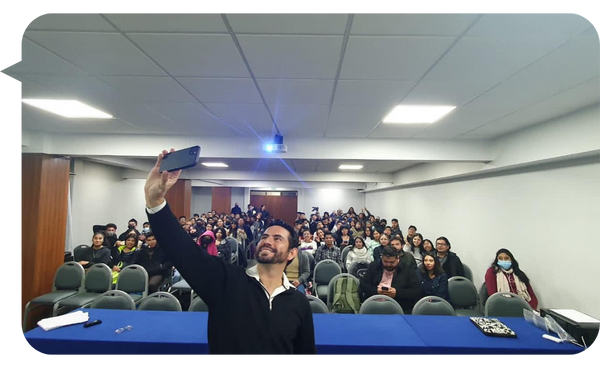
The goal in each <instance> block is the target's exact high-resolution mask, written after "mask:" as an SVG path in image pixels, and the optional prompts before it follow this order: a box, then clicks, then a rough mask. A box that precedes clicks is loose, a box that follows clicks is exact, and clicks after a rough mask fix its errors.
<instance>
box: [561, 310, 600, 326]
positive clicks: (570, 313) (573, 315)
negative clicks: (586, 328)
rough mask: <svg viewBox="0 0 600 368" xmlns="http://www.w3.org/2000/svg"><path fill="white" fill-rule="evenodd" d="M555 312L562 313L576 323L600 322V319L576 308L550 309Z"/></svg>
mask: <svg viewBox="0 0 600 368" xmlns="http://www.w3.org/2000/svg"><path fill="white" fill-rule="evenodd" d="M550 310H551V311H553V312H554V313H557V314H560V315H561V316H564V317H567V318H568V319H570V320H572V321H573V322H576V323H600V321H599V320H597V319H595V318H594V317H590V316H588V315H587V314H583V313H581V312H578V311H576V310H574V309H550Z"/></svg>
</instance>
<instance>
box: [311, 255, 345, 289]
mask: <svg viewBox="0 0 600 368" xmlns="http://www.w3.org/2000/svg"><path fill="white" fill-rule="evenodd" d="M340 273H342V269H341V268H340V265H338V264H337V262H335V261H332V260H331V259H324V260H322V261H320V262H319V263H317V264H316V266H315V271H314V276H313V280H314V282H315V284H319V285H327V284H329V281H331V279H332V278H333V277H334V276H335V275H338V274H340Z"/></svg>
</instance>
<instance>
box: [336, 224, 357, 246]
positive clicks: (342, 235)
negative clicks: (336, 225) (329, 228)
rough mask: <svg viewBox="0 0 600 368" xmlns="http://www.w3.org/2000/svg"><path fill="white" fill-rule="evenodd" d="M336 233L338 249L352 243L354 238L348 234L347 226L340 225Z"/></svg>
mask: <svg viewBox="0 0 600 368" xmlns="http://www.w3.org/2000/svg"><path fill="white" fill-rule="evenodd" d="M336 235H337V236H336V242H337V244H338V246H339V247H340V250H342V249H344V248H346V247H347V246H349V245H352V244H354V238H352V236H350V228H349V227H348V226H342V227H341V228H340V230H339V231H338V232H337V234H336Z"/></svg>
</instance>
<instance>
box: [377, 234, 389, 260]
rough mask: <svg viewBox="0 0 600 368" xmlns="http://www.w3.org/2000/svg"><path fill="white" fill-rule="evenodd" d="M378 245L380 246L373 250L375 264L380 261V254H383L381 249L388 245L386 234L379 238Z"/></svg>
mask: <svg viewBox="0 0 600 368" xmlns="http://www.w3.org/2000/svg"><path fill="white" fill-rule="evenodd" d="M379 244H380V246H378V247H377V248H375V249H374V250H373V260H374V261H375V262H378V261H379V260H380V259H381V252H383V248H385V247H387V246H388V245H390V237H389V236H387V235H386V234H381V235H380V236H379Z"/></svg>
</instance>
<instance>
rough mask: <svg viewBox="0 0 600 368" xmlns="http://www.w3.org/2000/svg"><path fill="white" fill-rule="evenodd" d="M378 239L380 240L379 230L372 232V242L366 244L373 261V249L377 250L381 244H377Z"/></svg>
mask: <svg viewBox="0 0 600 368" xmlns="http://www.w3.org/2000/svg"><path fill="white" fill-rule="evenodd" d="M380 238H381V233H380V232H379V230H373V240H371V243H369V244H367V245H368V246H369V252H370V253H371V257H372V258H373V260H374V261H376V260H377V259H376V258H375V256H374V255H375V249H377V248H378V247H379V246H381V243H379V239H380Z"/></svg>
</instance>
